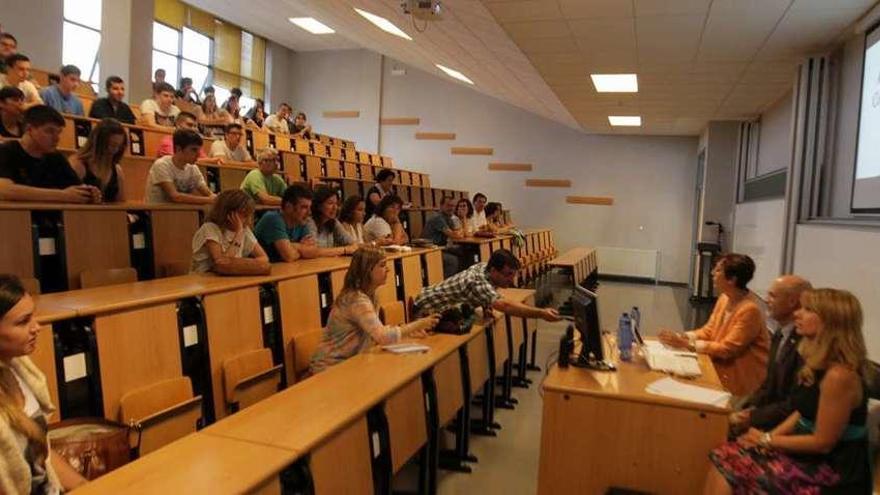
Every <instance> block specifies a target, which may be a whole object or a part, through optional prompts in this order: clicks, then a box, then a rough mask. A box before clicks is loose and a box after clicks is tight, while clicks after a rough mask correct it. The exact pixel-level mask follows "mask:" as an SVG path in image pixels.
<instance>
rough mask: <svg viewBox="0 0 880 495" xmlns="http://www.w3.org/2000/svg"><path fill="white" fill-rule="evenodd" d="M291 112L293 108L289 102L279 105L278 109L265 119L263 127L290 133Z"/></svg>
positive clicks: (277, 131)
mask: <svg viewBox="0 0 880 495" xmlns="http://www.w3.org/2000/svg"><path fill="white" fill-rule="evenodd" d="M291 112H293V108H291V107H290V105H288V104H287V103H282V104H280V105H278V110H277V111H276V112H275V113H273V114H272V115H270V116H268V117H266V120H264V121H263V127H264V128H266V130H269V131H272V132H275V133H279V134H290V128H289V127H288V126H287V119H288V118H290V113H291Z"/></svg>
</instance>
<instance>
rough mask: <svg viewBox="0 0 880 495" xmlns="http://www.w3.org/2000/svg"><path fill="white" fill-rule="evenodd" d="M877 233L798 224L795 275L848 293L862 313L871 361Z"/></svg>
mask: <svg viewBox="0 0 880 495" xmlns="http://www.w3.org/2000/svg"><path fill="white" fill-rule="evenodd" d="M877 253H880V231H878V230H877V229H869V228H859V227H843V226H825V225H799V226H798V228H797V244H796V246H795V260H794V268H795V273H798V274H800V275H803V276H805V277H807V278H808V279H809V280H810V281H811V282H812V283H813V285H814V286H816V287H834V288H838V289H847V290H849V291H851V292H852V293H853V294H855V295H856V297H858V298H859V301H861V303H862V310H863V311H864V313H865V326H864V329H863V333H864V335H865V339H866V341H867V345H868V354H869V355H870V356H871V358H872V359H874V360H877V359H880V263H877V259H878V256H877Z"/></svg>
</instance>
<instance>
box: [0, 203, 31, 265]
mask: <svg viewBox="0 0 880 495" xmlns="http://www.w3.org/2000/svg"><path fill="white" fill-rule="evenodd" d="M0 232H3V242H0V273H9V274H12V275H16V276H18V277H20V278H34V249H35V246H34V239H33V237H32V230H31V212H30V211H28V210H0Z"/></svg>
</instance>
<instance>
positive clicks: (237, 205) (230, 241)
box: [190, 189, 271, 275]
mask: <svg viewBox="0 0 880 495" xmlns="http://www.w3.org/2000/svg"><path fill="white" fill-rule="evenodd" d="M253 222H254V200H253V199H251V197H250V196H248V195H247V193H245V192H244V191H242V190H241V189H230V190H227V191H223V192H221V193H220V194H219V195H217V199H216V200H215V201H214V206H213V207H212V208H211V211H210V212H208V217H207V219H206V221H205V223H204V224H203V225H202V226H201V227H200V228H199V230H197V231H196V233H195V234H194V235H193V240H192V252H193V257H192V266H191V268H190V271H191V272H193V273H204V272H209V271H213V272H216V273H219V274H221V275H265V274H267V273H269V269H270V268H271V267H270V265H269V257H268V256H267V255H266V252H265V251H263V248H262V247H260V243H259V242H257V238H256V237H254V233H253V232H251V225H252V224H253Z"/></svg>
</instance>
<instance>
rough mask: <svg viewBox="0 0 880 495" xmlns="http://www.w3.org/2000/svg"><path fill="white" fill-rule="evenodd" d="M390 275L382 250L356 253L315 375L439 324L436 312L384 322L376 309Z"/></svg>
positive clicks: (320, 346) (418, 335)
mask: <svg viewBox="0 0 880 495" xmlns="http://www.w3.org/2000/svg"><path fill="white" fill-rule="evenodd" d="M387 278H388V266H387V261H386V260H385V253H384V252H382V250H381V249H379V248H375V247H366V246H365V247H362V248H360V249H358V250H357V251H356V252H355V253H354V256H352V258H351V265H349V267H348V271H347V272H346V273H345V282H344V283H343V286H342V291H341V292H340V293H339V295H338V296H337V297H336V299H335V300H334V301H333V307H332V309H331V310H330V316H329V317H328V319H327V326H326V327H325V328H324V331H323V334H322V336H321V342H320V344H318V348H317V349H316V350H315V353H314V354H313V355H312V360H311V364H310V366H309V368H310V371H311V373H312V374H315V373H320V372H321V371H324V370H325V369H327V368H328V367H330V366H333V365H335V364H339V363H341V362H343V361H345V360H346V359H348V358H350V357H352V356H354V355H356V354H358V353H361V352H364V351H365V350H367V349H369V348H370V347H372V346H373V344H374V343H375V344H379V345H387V344H393V343H395V342H398V341H399V340H400V339H402V338H404V337H407V338H422V337H424V336H425V335H426V334H425V332H427V331H429V330H431V329H433V328H434V326H436V325H437V322H438V321H439V315H436V314H434V315H430V316H426V317H424V318H420V319H418V320H415V321H413V322H411V323H407V324H405V325H400V326H390V325H383V324H382V322H381V321H380V320H379V315H378V312H377V311H376V289H378V288H379V287H381V286H382V285H384V284H385V283H386V281H387Z"/></svg>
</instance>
